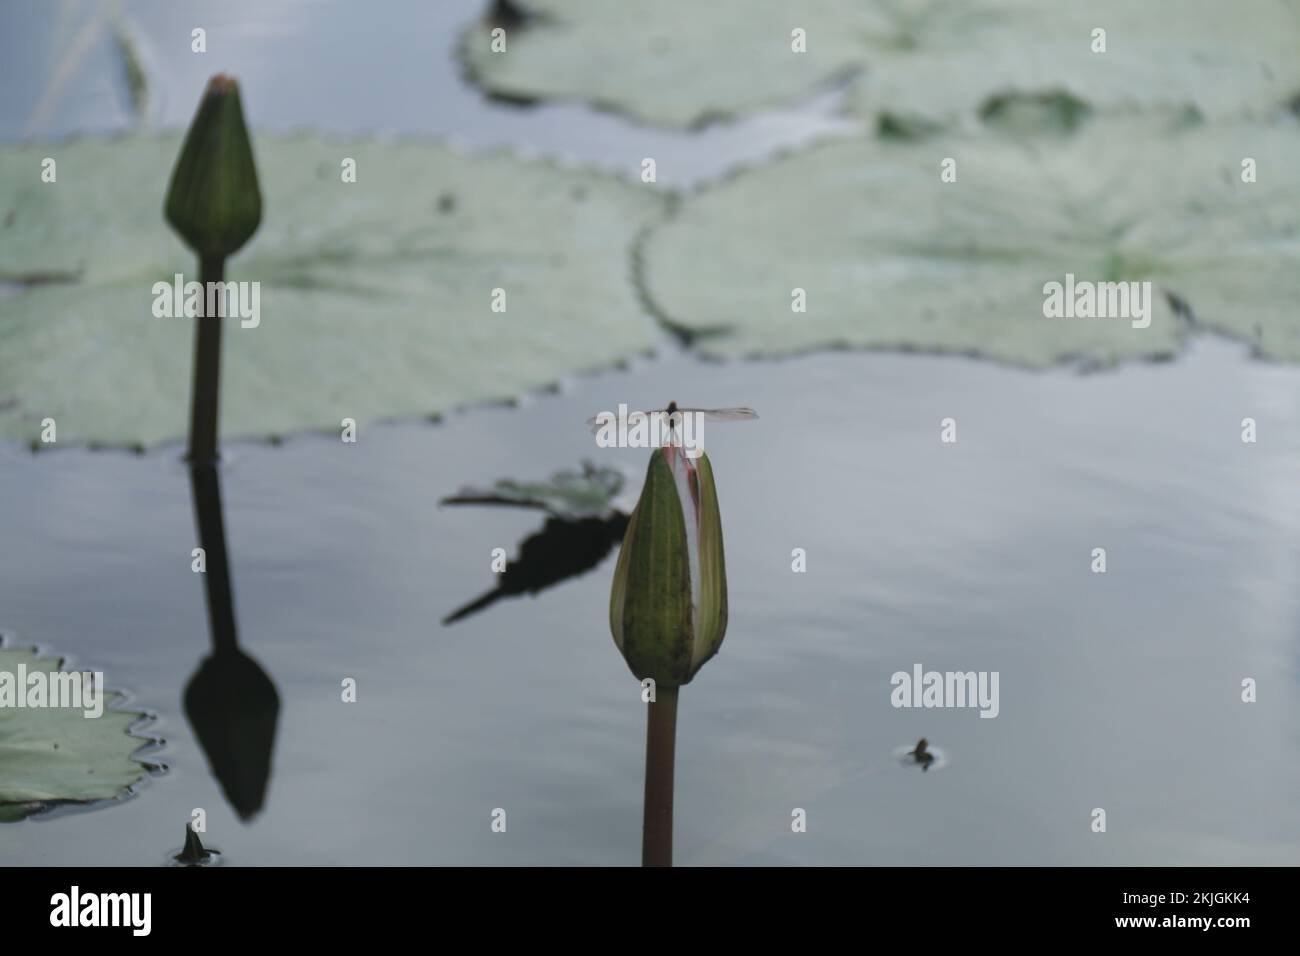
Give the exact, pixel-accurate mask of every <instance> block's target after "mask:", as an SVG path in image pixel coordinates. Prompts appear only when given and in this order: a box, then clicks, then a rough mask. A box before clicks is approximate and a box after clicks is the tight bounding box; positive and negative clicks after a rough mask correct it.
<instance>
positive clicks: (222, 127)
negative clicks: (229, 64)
mask: <svg viewBox="0 0 1300 956" xmlns="http://www.w3.org/2000/svg"><path fill="white" fill-rule="evenodd" d="M165 212H166V215H167V221H168V222H169V223H171V225H172V228H173V229H175V230H176V231H177V232H178V233H180V236H181V238H182V239H184V240H185V243H186V245H188V246H189V247H190V248H191V249H193V250H194V251H195V252H196V253H198V255H199V257H200V258H215V259H224V258H225V257H226V256H229V255H233V254H234V253H235V252H236V251H237V250H238V249H239V247H240V246H242V245H243V244H244V243H245V242H247V241H248V239H249V237H250V236H252V235H253V233H254V232H255V231H257V226H258V223H260V222H261V220H262V195H261V192H260V191H259V190H258V188H257V167H256V166H255V165H254V163H253V147H252V144H251V143H250V142H249V139H248V127H246V126H245V125H244V110H243V107H242V106H241V105H240V102H239V86H238V85H237V84H236V83H235V81H234V80H233V79H231V78H230V77H228V76H226V75H224V74H218V75H216V76H214V77H213V78H212V80H211V82H210V83H209V84H208V89H207V91H206V92H205V93H204V94H203V100H202V102H200V103H199V109H198V112H197V113H195V114H194V121H193V122H192V123H191V124H190V129H189V132H188V133H186V134H185V143H184V145H183V146H181V153H180V156H179V157H177V159H176V168H175V169H174V170H172V181H171V187H170V188H169V189H168V192H167V206H166V210H165Z"/></svg>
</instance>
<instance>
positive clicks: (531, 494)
mask: <svg viewBox="0 0 1300 956" xmlns="http://www.w3.org/2000/svg"><path fill="white" fill-rule="evenodd" d="M623 482H624V477H623V473H622V472H621V471H619V470H618V469H616V468H609V467H604V466H596V465H593V464H592V463H590V462H583V464H582V470H581V471H575V470H572V469H569V470H565V471H557V472H556V473H555V474H553V475H551V477H550V479H549V480H547V481H530V482H522V481H515V480H514V479H512V478H502V479H500V480H499V481H497V482H496V483H495V484H493V485H492V486H491V487H490V488H473V487H470V488H462V489H461V490H460V491H458V492H457V493H456V494H454V495H452V496H451V497H449V498H444V499H442V504H445V505H503V506H510V507H517V508H536V509H539V510H541V511H545V512H547V513H548V514H551V515H554V516H556V517H563V518H588V517H608V516H609V515H611V514H613V513H614V512H615V511H616V510H617V508H616V506H615V504H614V501H615V499H616V498H617V497H618V494H619V492H620V491H622V490H623Z"/></svg>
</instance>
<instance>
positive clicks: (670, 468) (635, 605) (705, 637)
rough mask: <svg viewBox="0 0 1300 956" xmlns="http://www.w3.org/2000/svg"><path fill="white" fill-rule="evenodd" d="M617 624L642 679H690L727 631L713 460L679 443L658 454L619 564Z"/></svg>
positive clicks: (665, 682)
mask: <svg viewBox="0 0 1300 956" xmlns="http://www.w3.org/2000/svg"><path fill="white" fill-rule="evenodd" d="M609 625H610V630H611V631H612V632H613V634H614V643H615V644H617V645H618V649H619V650H620V651H622V652H623V657H624V659H625V660H626V661H627V663H628V667H630V668H631V669H632V673H633V674H635V675H636V677H637V679H638V680H645V679H646V678H653V679H654V681H655V684H656V685H657V686H659V687H678V686H680V685H682V684H686V683H689V682H690V680H691V678H693V677H694V676H695V674H696V672H697V671H699V669H700V668H701V667H703V666H704V662H705V661H707V660H708V659H709V658H710V657H712V656H713V655H714V654H716V653H717V652H718V647H719V646H720V645H721V644H722V637H723V635H724V634H725V633H726V630H727V572H726V566H725V562H724V560H723V553H722V517H721V515H720V514H719V511H718V494H717V489H716V488H714V485H713V467H712V466H711V465H710V464H709V459H708V456H707V455H705V454H703V453H701V454H700V456H699V457H698V458H696V459H695V460H694V461H692V460H691V459H689V458H686V457H685V456H684V455H683V454H682V450H681V449H680V448H677V447H672V446H668V447H664V448H657V449H655V451H654V452H653V453H652V454H651V455H650V467H649V469H648V470H647V471H646V479H645V486H644V487H643V488H642V489H641V499H640V501H638V502H637V506H636V510H635V511H633V512H632V517H631V519H630V520H629V521H628V526H627V532H626V533H625V534H624V536H623V547H622V550H620V551H619V555H618V566H617V567H616V568H615V569H614V586H613V591H612V593H611V595H610V603H609Z"/></svg>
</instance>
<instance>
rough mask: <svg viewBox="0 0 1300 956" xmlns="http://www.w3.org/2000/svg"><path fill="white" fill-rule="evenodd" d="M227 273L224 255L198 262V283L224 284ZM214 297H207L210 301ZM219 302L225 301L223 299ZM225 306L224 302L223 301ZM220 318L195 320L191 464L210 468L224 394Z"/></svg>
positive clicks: (214, 459) (215, 446)
mask: <svg viewBox="0 0 1300 956" xmlns="http://www.w3.org/2000/svg"><path fill="white" fill-rule="evenodd" d="M225 271H226V260H225V257H224V256H204V257H203V258H202V259H201V260H200V262H199V280H200V282H201V283H202V284H203V288H204V289H208V288H209V285H208V283H209V282H221V281H223V279H224V275H225ZM211 300H212V298H211V297H208V301H211ZM216 300H217V301H218V302H223V300H222V298H221V297H220V296H217V297H216ZM223 304H224V302H223ZM224 318H225V317H224V316H221V315H211V316H208V315H200V316H199V317H198V318H196V319H195V320H194V322H195V323H196V324H195V326H194V393H193V398H192V400H191V402H190V453H189V460H190V464H191V465H210V464H213V463H215V462H216V460H217V410H218V408H219V405H220V397H221V396H220V392H221V325H222V321H223V319H224Z"/></svg>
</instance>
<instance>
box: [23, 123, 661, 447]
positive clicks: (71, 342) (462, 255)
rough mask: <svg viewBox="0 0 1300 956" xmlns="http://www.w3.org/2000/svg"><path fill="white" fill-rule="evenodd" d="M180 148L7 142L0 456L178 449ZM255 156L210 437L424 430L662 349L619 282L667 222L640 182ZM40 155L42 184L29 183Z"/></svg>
mask: <svg viewBox="0 0 1300 956" xmlns="http://www.w3.org/2000/svg"><path fill="white" fill-rule="evenodd" d="M179 148H180V141H179V139H178V138H177V137H175V136H168V137H164V138H126V139H119V140H111V141H102V140H96V141H80V142H71V143H65V144H61V145H23V146H17V147H5V148H0V283H6V282H7V283H10V284H11V286H12V284H17V286H18V288H17V291H16V293H15V294H11V295H9V296H7V297H5V298H2V299H0V310H2V315H3V318H2V319H0V438H18V439H23V440H26V441H33V440H35V439H36V438H37V437H38V436H39V435H40V433H41V425H40V423H41V420H42V419H44V418H47V417H49V418H53V419H55V421H56V423H57V438H58V441H59V442H60V443H65V442H94V443H103V444H112V445H119V444H120V445H154V444H157V443H161V442H165V441H168V440H172V439H180V438H183V437H184V435H185V434H186V431H187V428H188V409H189V395H190V374H191V364H192V361H193V356H192V352H193V347H194V346H193V338H194V324H195V321H196V320H195V319H193V318H184V317H179V318H157V317H155V316H154V315H153V311H152V310H153V305H154V298H155V296H154V292H153V284H154V283H155V282H158V281H162V282H171V281H172V280H173V276H174V274H175V273H178V272H179V273H182V274H183V275H184V278H185V280H186V281H191V280H194V281H197V280H198V279H199V276H198V275H197V265H196V262H195V260H194V257H193V256H192V255H191V254H190V253H189V252H188V251H187V250H186V249H185V248H184V247H183V246H182V245H181V242H180V240H179V239H178V238H177V237H176V236H175V235H174V234H173V233H172V232H171V230H170V229H169V228H168V227H167V226H166V225H165V224H164V222H163V217H162V204H163V195H164V192H165V190H166V184H167V181H168V177H169V175H170V172H171V168H172V164H173V163H174V162H175V159H176V155H177V152H178V150H179ZM254 150H255V152H256V155H257V163H258V169H259V176H260V180H261V186H262V195H263V201H264V209H265V212H264V216H263V222H262V226H261V228H260V230H259V231H258V232H257V234H256V235H255V236H254V238H253V240H252V241H251V242H250V243H249V245H248V246H247V248H246V249H245V250H243V251H241V252H240V253H239V254H238V255H236V256H234V257H232V258H231V259H230V260H229V262H228V263H227V265H226V276H225V278H226V280H227V281H257V282H259V283H260V297H261V298H260V324H259V325H258V326H257V327H256V328H244V327H242V325H241V323H240V322H239V321H236V320H235V319H234V318H233V317H232V318H230V319H227V320H226V321H225V333H224V342H223V352H224V354H223V356H222V390H221V400H222V408H221V429H222V435H223V437H224V438H227V439H229V438H239V437H261V436H269V435H279V434H284V433H286V432H292V431H297V430H305V429H322V430H325V429H329V430H334V431H337V430H338V429H339V428H340V422H341V421H342V420H343V419H344V418H353V419H355V420H356V421H357V422H358V423H361V422H365V421H372V420H376V419H387V418H414V417H420V416H424V415H430V414H433V413H436V412H439V411H442V410H446V409H449V408H456V407H461V406H464V405H468V404H472V403H476V402H481V401H488V400H495V399H501V398H504V397H509V396H512V395H516V394H518V393H519V392H520V391H523V390H527V389H530V388H535V387H540V386H543V385H546V384H548V383H551V382H554V381H555V380H556V379H557V378H558V377H560V376H561V375H564V374H568V373H577V372H582V371H586V370H590V369H594V368H599V367H602V366H605V365H608V364H611V363H613V362H615V361H618V360H621V359H623V358H626V357H627V356H628V355H630V354H634V353H637V352H642V351H648V350H650V349H651V348H653V346H654V345H655V343H656V335H657V333H656V330H655V327H654V323H653V321H652V320H651V319H650V318H649V317H648V316H646V315H645V313H644V311H643V308H642V306H641V304H640V302H639V301H638V299H637V297H636V294H635V292H634V290H633V289H632V287H631V284H630V283H629V281H628V277H627V271H628V267H627V249H628V246H629V244H630V241H631V239H632V237H633V236H634V235H635V234H636V232H637V231H638V230H639V229H641V228H642V227H643V226H644V224H645V223H647V222H648V221H649V220H650V219H651V218H653V217H655V216H657V215H658V214H659V213H660V211H661V209H662V208H663V198H662V196H661V195H659V194H657V193H656V192H655V191H654V190H653V189H651V188H648V187H643V186H640V185H639V184H632V183H631V182H624V181H621V180H618V179H615V178H613V177H610V176H604V175H599V174H593V173H588V172H577V171H569V170H563V169H560V168H557V167H556V166H554V165H552V164H548V163H542V162H525V161H521V160H519V159H517V158H514V157H512V156H509V155H506V154H499V153H498V154H492V155H477V156H471V155H462V154H460V153H458V152H455V151H453V150H451V149H448V148H446V147H443V146H437V145H429V144H418V143H377V142H372V141H366V142H355V141H354V142H325V141H322V140H319V139H314V138H307V137H299V138H267V137H263V138H259V139H258V140H257V141H256V142H255V143H254ZM45 156H50V157H52V158H54V159H56V161H57V163H58V167H57V172H58V180H57V183H54V184H47V183H42V182H41V179H40V168H41V159H42V158H43V157H45ZM345 157H347V158H351V159H355V160H356V182H355V183H344V182H343V181H342V177H341V172H342V167H341V163H342V160H343V159H344V158H345ZM494 289H502V290H504V293H505V311H504V312H500V311H493V309H492V305H493V294H494V293H493V290H494ZM11 291H13V290H12V288H11ZM2 292H3V289H0V293H2Z"/></svg>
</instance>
